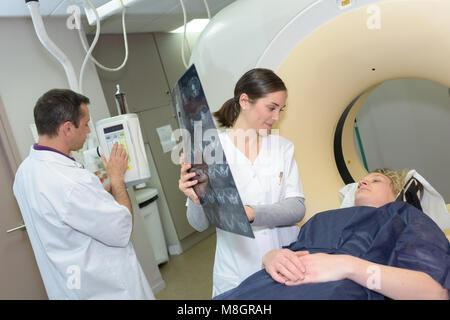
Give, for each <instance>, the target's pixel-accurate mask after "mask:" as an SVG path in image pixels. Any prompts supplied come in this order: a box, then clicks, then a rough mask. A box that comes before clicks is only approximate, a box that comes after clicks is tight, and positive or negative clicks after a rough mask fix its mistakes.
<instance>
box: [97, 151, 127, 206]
mask: <svg viewBox="0 0 450 320" xmlns="http://www.w3.org/2000/svg"><path fill="white" fill-rule="evenodd" d="M102 163H103V166H104V167H105V170H106V172H107V173H108V175H109V179H110V182H111V187H110V191H111V194H112V196H113V197H114V199H116V201H117V202H118V203H119V204H121V205H123V206H125V207H127V208H128V210H129V211H130V213H131V214H132V213H133V208H132V206H131V201H130V198H129V197H128V193H127V189H126V188H125V181H124V175H125V172H126V171H127V167H128V154H127V151H126V150H125V149H124V147H123V146H122V145H121V144H120V145H119V144H118V143H117V142H116V143H115V144H114V146H113V147H112V150H111V155H110V156H109V161H106V159H105V157H102Z"/></svg>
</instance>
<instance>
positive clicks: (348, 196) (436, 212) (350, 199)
mask: <svg viewBox="0 0 450 320" xmlns="http://www.w3.org/2000/svg"><path fill="white" fill-rule="evenodd" d="M411 177H414V178H416V179H417V181H419V182H420V183H421V184H422V185H423V197H422V199H421V201H420V204H421V206H422V210H423V212H425V213H426V214H427V215H428V216H429V217H430V218H431V219H433V221H434V222H435V223H436V224H437V225H438V226H439V227H440V228H441V229H442V230H446V229H450V214H449V212H448V211H447V207H446V205H445V201H444V199H443V198H442V196H441V195H440V194H439V192H437V191H436V189H434V188H433V187H432V186H431V185H430V184H429V183H428V181H427V180H425V178H424V177H422V176H421V175H420V174H418V173H417V172H416V170H410V171H409V172H408V174H407V175H406V177H405V183H406V182H407V181H408V180H409V179H410V178H411ZM357 189H358V183H357V182H354V183H349V184H347V185H346V186H344V187H343V188H341V189H340V190H339V196H340V197H341V200H342V203H341V208H348V207H352V206H354V205H355V192H356V190H357Z"/></svg>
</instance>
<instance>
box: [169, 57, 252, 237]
mask: <svg viewBox="0 0 450 320" xmlns="http://www.w3.org/2000/svg"><path fill="white" fill-rule="evenodd" d="M172 98H173V101H174V107H175V112H176V115H177V119H178V124H179V126H180V129H181V131H182V139H183V152H184V157H185V162H186V163H188V164H192V167H191V169H189V171H190V172H195V173H196V176H195V177H194V178H192V179H194V180H198V183H197V184H196V185H194V186H193V188H194V191H195V193H196V194H197V196H198V198H199V199H200V203H201V205H202V207H203V210H204V212H205V214H206V216H207V218H208V220H209V222H210V224H211V225H214V226H216V227H218V228H220V229H222V230H225V231H229V232H233V233H236V234H240V235H243V236H247V237H250V238H254V235H253V230H252V227H251V226H250V223H249V222H248V219H247V215H246V213H245V210H244V206H243V204H242V201H241V197H240V196H239V192H238V190H237V188H236V184H235V182H234V179H233V175H232V173H231V170H230V167H229V165H228V163H227V160H226V156H225V154H224V152H223V148H222V145H221V143H220V140H219V135H218V131H217V128H216V126H215V124H214V121H213V118H212V115H211V112H210V110H209V107H208V103H207V102H206V98H205V94H204V92H203V88H202V85H201V83H200V80H199V76H198V74H197V70H196V69H195V66H194V65H192V66H191V67H190V68H189V69H188V70H187V71H186V72H185V73H184V74H183V76H181V78H180V79H179V80H178V82H177V83H176V85H175V87H174V88H173V90H172Z"/></svg>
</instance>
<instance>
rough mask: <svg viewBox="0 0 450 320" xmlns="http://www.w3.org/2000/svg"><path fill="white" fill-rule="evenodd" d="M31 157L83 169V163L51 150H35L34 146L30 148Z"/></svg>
mask: <svg viewBox="0 0 450 320" xmlns="http://www.w3.org/2000/svg"><path fill="white" fill-rule="evenodd" d="M30 157H31V158H32V159H36V160H39V161H52V162H58V163H59V164H62V165H65V166H69V167H78V168H83V165H82V164H81V163H78V162H76V161H74V160H71V159H69V158H68V157H66V156H64V155H62V154H59V153H57V152H54V151H50V150H35V149H34V148H33V146H31V148H30Z"/></svg>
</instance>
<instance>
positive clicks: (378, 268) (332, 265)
mask: <svg viewBox="0 0 450 320" xmlns="http://www.w3.org/2000/svg"><path fill="white" fill-rule="evenodd" d="M299 260H301V261H302V262H303V265H304V266H305V268H306V273H305V277H304V279H303V280H298V281H288V282H286V285H300V284H306V283H317V282H326V281H336V280H343V279H350V280H353V281H355V282H356V283H358V284H359V285H361V286H364V287H366V288H369V289H371V290H374V291H376V292H378V293H380V294H382V295H384V296H387V297H389V298H392V299H448V298H449V296H448V290H447V289H444V288H443V287H442V286H441V285H440V284H439V283H438V282H436V281H435V280H434V279H433V278H431V277H430V276H429V275H428V274H426V273H424V272H419V271H413V270H408V269H402V268H396V267H391V266H385V265H381V264H376V263H373V262H370V261H367V260H363V259H359V258H356V257H353V256H349V255H330V254H324V253H316V254H309V255H303V256H301V257H299Z"/></svg>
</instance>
